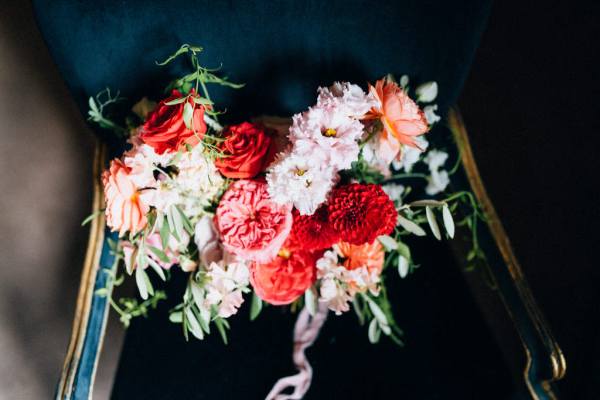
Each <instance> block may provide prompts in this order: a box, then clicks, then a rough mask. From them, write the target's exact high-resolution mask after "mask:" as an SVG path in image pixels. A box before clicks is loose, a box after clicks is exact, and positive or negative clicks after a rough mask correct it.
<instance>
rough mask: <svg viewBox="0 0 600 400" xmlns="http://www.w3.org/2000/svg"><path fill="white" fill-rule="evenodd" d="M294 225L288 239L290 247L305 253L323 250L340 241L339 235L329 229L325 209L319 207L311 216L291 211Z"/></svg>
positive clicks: (329, 225)
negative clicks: (295, 247) (297, 248)
mask: <svg viewBox="0 0 600 400" xmlns="http://www.w3.org/2000/svg"><path fill="white" fill-rule="evenodd" d="M293 216H294V223H293V225H292V231H291V233H290V236H289V237H288V242H289V243H291V244H292V245H291V246H297V247H299V248H301V249H303V250H305V251H313V250H323V249H326V248H328V247H331V246H332V245H333V244H334V243H337V242H338V241H339V240H340V235H339V234H338V233H337V232H336V231H335V230H334V229H333V228H332V227H331V224H330V223H329V220H328V218H327V208H326V207H320V208H319V209H318V210H317V211H316V212H315V213H314V214H313V215H300V213H299V212H298V210H296V209H294V210H293Z"/></svg>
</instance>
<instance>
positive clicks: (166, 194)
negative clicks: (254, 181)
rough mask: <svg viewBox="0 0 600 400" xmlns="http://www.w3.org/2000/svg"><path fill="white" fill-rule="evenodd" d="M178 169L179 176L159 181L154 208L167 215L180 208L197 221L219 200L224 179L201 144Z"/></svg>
mask: <svg viewBox="0 0 600 400" xmlns="http://www.w3.org/2000/svg"><path fill="white" fill-rule="evenodd" d="M175 167H177V170H178V173H177V175H175V176H173V177H166V176H164V175H162V176H160V177H159V180H160V183H159V184H158V185H157V188H156V190H155V191H154V192H155V193H154V196H153V199H152V201H151V202H150V205H153V206H154V207H156V209H158V210H159V211H162V212H163V213H165V214H166V213H167V211H168V210H169V208H170V207H171V206H173V205H177V206H179V207H180V208H181V210H182V211H183V212H184V214H185V215H186V216H187V217H188V218H190V219H196V218H197V217H198V216H200V215H202V214H203V213H204V209H205V208H206V207H207V206H209V205H210V204H211V203H212V202H213V201H214V200H215V199H216V197H217V195H218V194H219V191H220V189H221V186H222V185H223V182H224V180H223V177H222V176H221V174H219V172H218V170H217V169H216V167H215V165H214V163H213V162H211V161H210V160H208V159H207V158H206V157H205V156H204V153H203V148H202V145H200V144H199V145H196V147H194V149H192V151H189V152H184V153H183V154H182V155H181V157H180V158H179V160H178V161H177V164H176V165H175Z"/></svg>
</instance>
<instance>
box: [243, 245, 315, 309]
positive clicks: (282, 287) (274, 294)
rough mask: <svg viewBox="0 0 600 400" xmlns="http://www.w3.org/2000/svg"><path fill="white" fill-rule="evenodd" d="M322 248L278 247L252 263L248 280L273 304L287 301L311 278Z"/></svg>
mask: <svg viewBox="0 0 600 400" xmlns="http://www.w3.org/2000/svg"><path fill="white" fill-rule="evenodd" d="M322 254H323V252H309V251H290V250H288V249H287V248H286V247H285V246H284V247H282V248H281V250H280V251H279V254H278V255H277V257H275V259H274V260H273V261H271V262H269V263H266V264H258V263H252V265H251V266H250V283H251V284H252V287H253V288H254V292H255V293H256V295H257V296H258V297H260V298H261V299H263V300H264V301H266V302H267V303H270V304H274V305H284V304H289V303H291V302H293V301H294V300H296V299H297V298H299V297H300V296H302V295H303V294H304V292H305V291H306V289H308V288H309V287H311V286H312V284H313V283H314V282H315V280H316V277H317V274H316V263H317V260H318V259H319V258H320V257H321V255H322Z"/></svg>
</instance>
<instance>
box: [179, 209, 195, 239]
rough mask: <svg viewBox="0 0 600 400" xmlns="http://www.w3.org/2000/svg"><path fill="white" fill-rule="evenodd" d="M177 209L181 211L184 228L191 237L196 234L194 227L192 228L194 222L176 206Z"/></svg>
mask: <svg viewBox="0 0 600 400" xmlns="http://www.w3.org/2000/svg"><path fill="white" fill-rule="evenodd" d="M175 209H176V210H177V211H179V215H180V216H181V221H182V222H183V227H184V228H185V230H186V231H187V233H189V234H190V235H193V234H194V227H193V226H192V221H190V219H189V218H188V217H187V215H185V213H184V212H183V210H182V209H181V207H179V206H175Z"/></svg>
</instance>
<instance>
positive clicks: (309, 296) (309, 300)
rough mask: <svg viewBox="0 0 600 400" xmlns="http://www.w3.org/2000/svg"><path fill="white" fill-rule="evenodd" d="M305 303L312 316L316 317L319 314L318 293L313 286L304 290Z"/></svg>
mask: <svg viewBox="0 0 600 400" xmlns="http://www.w3.org/2000/svg"><path fill="white" fill-rule="evenodd" d="M304 304H305V305H306V309H307V310H308V313H309V314H310V316H312V317H314V316H315V315H317V295H316V293H315V289H314V288H313V287H309V288H308V290H306V292H304Z"/></svg>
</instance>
